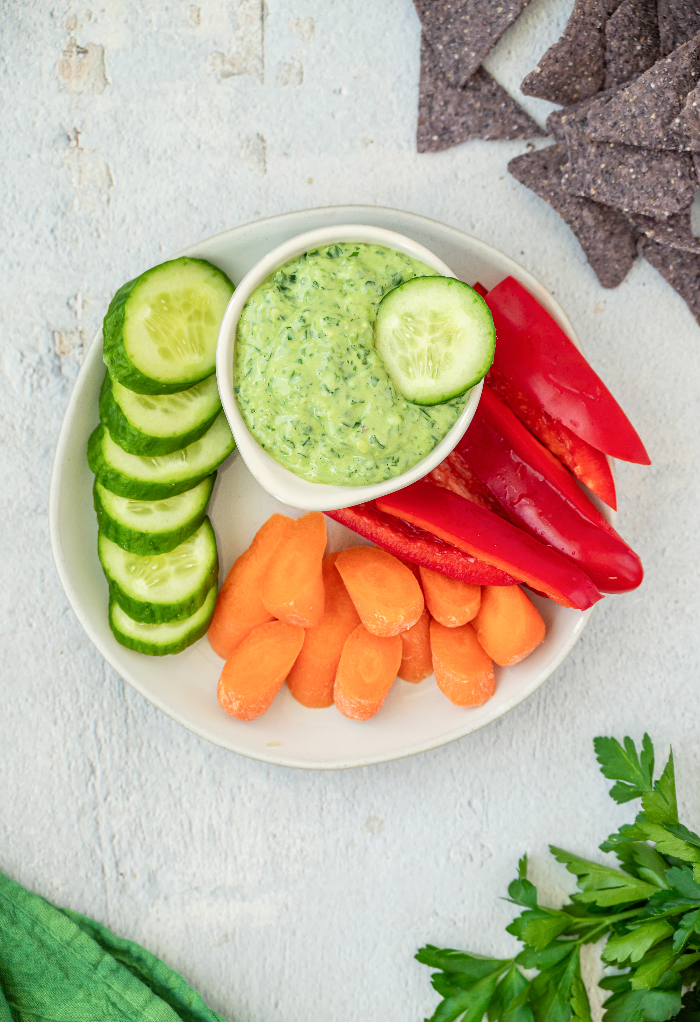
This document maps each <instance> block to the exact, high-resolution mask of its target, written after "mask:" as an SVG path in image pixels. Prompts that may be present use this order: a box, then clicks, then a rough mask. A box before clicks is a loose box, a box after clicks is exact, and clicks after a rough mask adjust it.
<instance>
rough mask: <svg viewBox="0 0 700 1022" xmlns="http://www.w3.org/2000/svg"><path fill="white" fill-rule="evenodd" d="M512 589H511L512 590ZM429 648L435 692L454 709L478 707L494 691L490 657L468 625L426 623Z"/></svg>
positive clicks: (471, 626) (471, 627) (494, 685)
mask: <svg viewBox="0 0 700 1022" xmlns="http://www.w3.org/2000/svg"><path fill="white" fill-rule="evenodd" d="M513 588H515V587H513ZM430 646H431V649H432V651H433V670H434V671H435V680H436V681H437V683H438V688H439V689H440V691H441V692H443V693H444V694H445V695H446V696H447V698H448V699H449V700H450V702H451V703H454V704H455V706H481V705H482V703H485V702H486V700H487V699H490V698H491V696H492V695H493V693H494V692H495V691H496V679H495V677H494V673H493V664H492V663H491V657H490V656H488V655H487V654H486V653H485V652H484V650H483V649H482V648H481V646H480V645H479V641H478V639H477V637H476V632H475V631H474V627H473V625H471V624H466V625H460V626H459V628H445V626H444V625H441V624H440V622H439V621H431V622H430Z"/></svg>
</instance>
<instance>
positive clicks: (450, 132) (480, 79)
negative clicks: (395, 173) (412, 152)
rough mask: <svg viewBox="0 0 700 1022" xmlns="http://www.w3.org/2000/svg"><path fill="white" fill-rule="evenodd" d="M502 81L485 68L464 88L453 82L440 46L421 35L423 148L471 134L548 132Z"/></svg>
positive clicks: (456, 141)
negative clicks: (436, 48)
mask: <svg viewBox="0 0 700 1022" xmlns="http://www.w3.org/2000/svg"><path fill="white" fill-rule="evenodd" d="M545 134H546V132H544V131H542V129H541V128H540V126H539V125H538V124H536V123H535V122H534V121H533V120H532V118H531V117H529V116H528V114H526V113H525V111H524V110H523V109H522V107H520V106H518V104H517V103H516V102H515V100H514V99H512V98H511V97H510V96H509V95H508V93H507V92H506V91H505V89H503V88H501V86H500V85H499V84H498V82H497V81H496V80H495V79H494V78H492V77H491V75H490V74H488V72H487V71H484V69H483V68H479V69H478V70H477V71H476V73H475V74H474V75H472V77H471V78H470V79H469V81H468V82H467V84H466V85H465V86H464V88H462V89H456V88H454V87H453V86H451V85H450V84H449V82H448V81H447V80H446V79H445V77H444V76H443V74H442V70H441V64H440V62H439V60H438V59H437V57H436V55H435V51H434V50H433V48H432V47H431V46H430V45H429V43H428V42H427V40H426V39H425V38H422V39H421V61H420V92H419V100H418V129H417V132H416V142H417V147H418V152H419V153H437V152H440V151H441V150H442V149H449V148H450V146H453V145H458V144H459V143H460V142H467V141H468V140H469V139H473V138H482V139H492V140H495V139H509V138H511V139H512V138H538V137H543V136H545Z"/></svg>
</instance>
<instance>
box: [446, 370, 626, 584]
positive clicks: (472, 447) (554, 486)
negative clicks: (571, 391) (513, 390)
mask: <svg viewBox="0 0 700 1022" xmlns="http://www.w3.org/2000/svg"><path fill="white" fill-rule="evenodd" d="M457 450H458V451H459V453H460V454H461V456H462V457H463V458H464V460H465V461H466V463H467V465H468V466H469V468H471V470H472V471H473V472H475V473H476V475H477V476H478V478H479V479H480V480H481V481H482V483H484V485H486V486H488V488H489V490H490V491H491V493H492V494H493V495H494V497H495V498H496V499H497V500H498V501H499V502H500V504H501V505H502V506H503V507H504V508H505V509H506V511H507V512H508V515H509V516H510V519H511V521H512V522H513V523H514V524H516V525H518V526H519V527H520V528H521V529H524V530H525V531H526V532H529V533H530V535H531V536H534V537H535V538H536V539H539V540H541V541H542V542H543V543H546V544H547V546H550V547H552V549H553V550H556V551H558V553H560V554H562V555H563V556H564V557H568V559H569V560H570V561H573V563H574V564H577V565H578V567H579V568H581V570H582V571H585V573H586V574H587V575H588V577H589V578H590V579H591V581H592V582H593V583H594V585H596V586H597V588H598V589H599V590H600V591H601V592H604V593H625V592H628V591H629V590H630V589H636V588H637V586H638V585H640V583H641V581H642V579H643V577H644V571H643V569H642V564H641V561H640V560H639V558H638V557H637V555H636V554H635V552H634V551H633V550H631V549H630V548H629V547H628V546H627V544H626V543H625V541H624V540H623V539H622V538H621V537H620V536H619V535H618V534H617V533H616V532H615V530H614V529H613V527H612V526H611V525H609V524H608V523H607V522H606V521H605V519H604V518H603V516H602V515H601V513H600V512H599V511H598V510H597V509H596V508H595V507H594V506H593V504H591V502H590V500H588V498H587V497H586V496H585V494H584V493H583V491H582V490H581V489H580V487H579V486H578V485H577V483H576V481H575V479H574V478H573V476H572V475H570V473H569V472H567V470H566V469H565V468H564V466H563V465H562V463H561V462H560V461H558V460H557V459H556V458H555V457H554V455H553V454H550V453H549V451H548V450H547V449H546V447H543V446H542V444H541V443H540V442H539V441H538V440H536V439H535V438H534V436H533V435H532V433H529V432H528V430H527V429H525V427H524V426H523V424H522V423H521V422H520V421H519V419H517V418H516V416H515V415H514V414H513V412H511V410H510V408H508V407H507V406H506V405H504V404H503V403H502V402H501V401H499V400H498V398H497V397H496V395H495V394H494V393H493V391H492V390H491V389H490V388H489V387H484V390H483V393H482V395H481V400H480V401H479V406H478V408H477V410H476V415H475V416H474V418H473V419H472V421H471V423H470V425H469V428H468V430H467V432H466V433H465V435H464V436H463V437H462V439H461V440H460V441H459V443H458V444H457Z"/></svg>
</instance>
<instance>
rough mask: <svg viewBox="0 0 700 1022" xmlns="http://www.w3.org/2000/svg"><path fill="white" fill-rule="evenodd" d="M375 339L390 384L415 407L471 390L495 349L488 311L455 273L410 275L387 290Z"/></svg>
mask: <svg viewBox="0 0 700 1022" xmlns="http://www.w3.org/2000/svg"><path fill="white" fill-rule="evenodd" d="M374 339H375V346H376V349H377V353H378V354H379V356H380V358H381V359H382V361H383V362H384V365H385V367H386V370H387V372H388V374H389V376H390V377H391V379H392V382H393V384H394V386H395V387H396V389H397V390H398V391H399V392H400V393H401V394H402V395H403V396H404V397H405V398H406V400H407V401H411V402H412V403H413V404H417V405H436V404H444V402H446V401H450V400H452V398H455V397H459V396H460V395H462V394H464V393H466V391H468V390H471V388H472V387H475V386H476V384H477V383H479V382H480V381H481V380H482V379H483V378H484V376H485V375H486V373H487V372H488V371H489V369H490V367H491V364H492V362H493V357H494V352H495V350H496V349H495V344H496V330H495V327H494V325H493V317H492V316H491V310H490V309H489V307H488V305H487V304H486V302H485V301H484V299H483V298H482V297H481V295H480V294H478V293H477V292H476V291H475V290H474V289H473V288H472V287H470V286H469V285H468V284H465V283H464V282H463V281H461V280H457V279H456V278H454V277H438V276H435V277H414V278H413V279H411V280H407V281H405V282H404V283H403V284H399V286H398V287H395V288H394V289H393V290H392V291H389V292H388V293H387V294H386V295H385V296H384V297H383V298H382V300H381V302H380V303H379V307H378V309H377V315H376V319H375V321H374Z"/></svg>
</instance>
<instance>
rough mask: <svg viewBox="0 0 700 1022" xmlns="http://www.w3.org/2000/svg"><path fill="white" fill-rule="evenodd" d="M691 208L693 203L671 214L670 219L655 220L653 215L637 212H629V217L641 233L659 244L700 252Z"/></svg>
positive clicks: (699, 243)
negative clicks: (694, 231)
mask: <svg viewBox="0 0 700 1022" xmlns="http://www.w3.org/2000/svg"><path fill="white" fill-rule="evenodd" d="M691 209H692V205H691V206H688V207H687V208H686V209H682V210H681V211H680V213H676V214H674V216H670V217H669V218H668V220H654V219H653V217H650V216H642V215H641V214H635V213H628V214H627V219H628V220H629V221H630V223H631V224H632V225H633V226H634V227H635V229H636V230H637V231H639V233H640V234H643V235H644V237H645V238H649V239H650V240H651V241H655V242H656V243H657V244H658V245H668V247H669V248H677V249H680V250H681V251H683V252H696V253H698V254H700V238H696V237H695V235H694V234H693V230H692V226H691V223H690V211H691Z"/></svg>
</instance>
